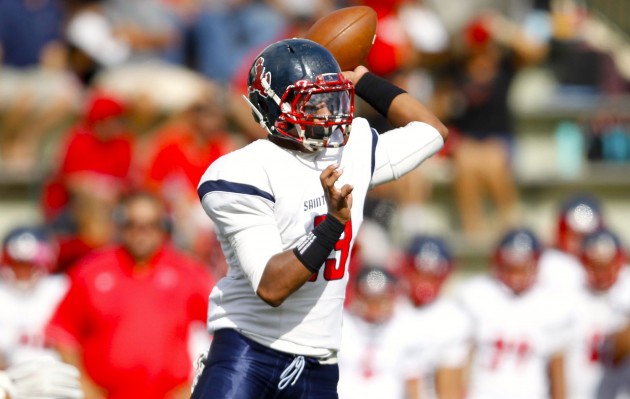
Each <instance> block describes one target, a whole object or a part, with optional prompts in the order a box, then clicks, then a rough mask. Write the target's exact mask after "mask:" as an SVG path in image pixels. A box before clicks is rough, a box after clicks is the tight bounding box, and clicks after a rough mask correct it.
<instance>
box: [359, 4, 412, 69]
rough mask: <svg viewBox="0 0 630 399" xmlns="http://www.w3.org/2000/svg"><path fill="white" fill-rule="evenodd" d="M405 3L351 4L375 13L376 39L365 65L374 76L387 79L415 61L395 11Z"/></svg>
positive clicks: (409, 40) (397, 11)
mask: <svg viewBox="0 0 630 399" xmlns="http://www.w3.org/2000/svg"><path fill="white" fill-rule="evenodd" d="M405 2H406V1H405V0H394V1H386V0H359V1H355V2H353V3H356V4H358V5H365V6H368V7H371V8H372V9H373V10H374V11H376V15H377V25H376V38H375V40H374V44H373V45H372V49H371V50H370V53H369V54H368V56H367V60H366V66H367V67H368V68H369V69H370V71H372V72H374V73H376V74H378V75H381V76H387V77H388V76H390V75H392V74H394V73H395V72H397V71H398V70H400V69H404V68H406V67H409V66H412V65H413V64H414V62H415V58H414V57H415V56H416V53H415V51H414V47H413V44H412V41H411V39H410V37H409V33H408V32H407V30H405V25H403V22H402V20H401V15H400V13H399V8H400V7H401V5H402V4H403V3H405ZM407 16H408V15H407Z"/></svg>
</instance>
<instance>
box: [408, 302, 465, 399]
mask: <svg viewBox="0 0 630 399" xmlns="http://www.w3.org/2000/svg"><path fill="white" fill-rule="evenodd" d="M408 309H409V312H411V313H412V314H413V317H414V318H415V320H416V324H417V325H418V328H417V332H416V335H415V338H414V341H415V348H416V354H414V361H415V364H416V365H417V367H418V372H419V374H420V376H421V384H420V387H421V388H420V397H421V398H423V399H432V398H437V394H436V392H435V372H436V371H437V370H438V369H440V368H460V367H465V365H466V361H467V359H468V354H469V352H470V341H469V339H470V334H471V327H472V325H471V324H470V319H469V318H468V316H467V315H466V314H465V313H464V312H463V311H462V309H461V307H459V306H457V305H456V304H455V302H454V301H453V300H452V299H451V298H446V297H441V298H438V299H436V300H435V301H434V302H432V303H430V304H427V305H425V306H422V307H418V308H416V307H413V306H412V305H411V304H408Z"/></svg>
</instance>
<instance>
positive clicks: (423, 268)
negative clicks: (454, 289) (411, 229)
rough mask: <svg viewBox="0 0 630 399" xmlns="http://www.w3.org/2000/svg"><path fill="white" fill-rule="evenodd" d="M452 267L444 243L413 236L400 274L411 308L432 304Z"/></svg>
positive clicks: (448, 252)
mask: <svg viewBox="0 0 630 399" xmlns="http://www.w3.org/2000/svg"><path fill="white" fill-rule="evenodd" d="M454 265H455V262H454V260H453V255H452V253H451V250H450V248H449V247H448V246H447V245H446V242H445V241H444V240H442V239H441V238H438V237H432V236H428V235H418V236H415V237H414V238H413V239H412V241H411V243H410V244H409V246H408V247H407V250H406V254H405V258H404V266H405V268H404V273H405V275H406V276H407V279H406V280H407V285H408V294H409V299H410V300H411V302H412V303H413V304H414V305H415V306H423V305H426V304H428V303H431V302H433V301H434V300H435V299H436V298H437V297H438V295H439V294H440V291H441V290H442V285H443V284H444V282H445V281H446V279H447V278H448V276H449V275H450V274H451V272H452V271H453V269H454Z"/></svg>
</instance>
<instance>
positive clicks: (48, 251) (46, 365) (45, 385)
mask: <svg viewBox="0 0 630 399" xmlns="http://www.w3.org/2000/svg"><path fill="white" fill-rule="evenodd" d="M56 260H57V245H56V242H55V240H54V238H53V237H52V235H51V234H49V233H48V232H47V231H46V230H45V229H44V228H42V227H39V226H19V227H16V228H13V229H12V230H10V231H9V233H8V234H7V235H6V236H5V238H4V240H3V245H2V259H1V261H0V359H1V361H0V363H1V364H0V370H2V369H6V372H2V371H0V399H4V398H10V399H23V398H41V399H46V398H50V399H52V398H60V399H64V398H80V397H82V392H81V389H80V387H79V382H78V376H79V373H78V371H77V370H76V369H75V368H73V367H72V366H70V365H66V364H63V363H61V361H59V360H58V355H57V353H56V352H55V351H54V350H53V349H51V348H49V347H47V346H46V343H45V339H44V327H45V326H46V323H47V322H48V319H49V318H50V316H51V315H52V312H53V311H54V310H55V307H56V306H57V304H58V303H59V301H60V300H61V298H62V297H63V295H64V294H65V292H66V290H67V281H66V279H65V277H64V276H60V275H50V274H49V271H50V270H52V269H53V268H54V266H55V262H56Z"/></svg>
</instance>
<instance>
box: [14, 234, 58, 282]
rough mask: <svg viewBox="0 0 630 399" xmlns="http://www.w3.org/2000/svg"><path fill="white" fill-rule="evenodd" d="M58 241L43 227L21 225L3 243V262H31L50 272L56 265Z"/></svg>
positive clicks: (38, 267)
mask: <svg viewBox="0 0 630 399" xmlns="http://www.w3.org/2000/svg"><path fill="white" fill-rule="evenodd" d="M57 254H58V246H57V242H56V241H55V239H54V238H53V236H52V234H51V233H50V232H49V231H48V230H46V229H45V228H42V227H37V226H21V227H16V228H14V229H13V230H11V231H10V232H9V233H8V234H7V235H6V237H5V238H4V241H3V244H2V258H3V259H2V263H3V264H4V265H6V266H8V265H11V264H14V263H24V264H29V265H31V266H33V267H35V268H37V269H38V270H41V271H44V272H50V271H52V269H53V268H54V267H55V265H56V261H57Z"/></svg>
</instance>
